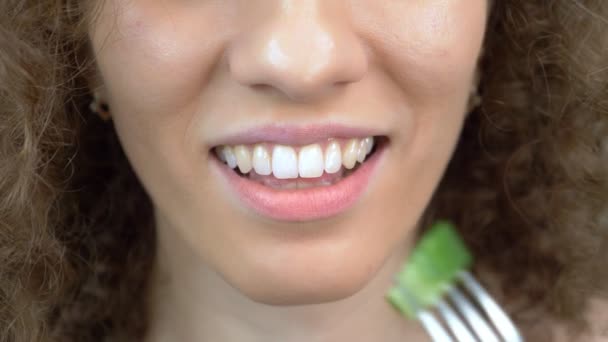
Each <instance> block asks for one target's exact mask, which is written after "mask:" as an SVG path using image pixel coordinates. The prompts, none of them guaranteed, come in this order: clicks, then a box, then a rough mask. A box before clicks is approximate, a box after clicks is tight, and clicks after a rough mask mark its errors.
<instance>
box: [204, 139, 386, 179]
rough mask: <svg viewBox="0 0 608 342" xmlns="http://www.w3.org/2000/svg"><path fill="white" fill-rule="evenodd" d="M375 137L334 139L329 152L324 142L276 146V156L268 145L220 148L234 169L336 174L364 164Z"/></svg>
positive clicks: (287, 174)
mask: <svg viewBox="0 0 608 342" xmlns="http://www.w3.org/2000/svg"><path fill="white" fill-rule="evenodd" d="M374 143H375V141H374V137H366V138H364V139H349V140H347V141H343V142H340V141H338V140H334V139H331V140H329V141H328V143H327V146H326V147H325V151H323V148H322V147H321V144H310V145H308V146H304V147H301V148H299V152H297V153H296V150H295V149H294V148H293V147H291V146H286V145H274V147H273V150H272V156H271V154H270V153H269V150H268V149H267V147H266V145H265V144H262V143H260V144H256V145H254V146H253V148H252V147H251V146H246V145H237V146H228V145H223V146H219V147H218V148H216V154H217V156H218V158H219V159H220V160H222V161H223V162H224V163H226V164H228V166H229V167H230V168H232V169H234V168H236V167H237V166H238V168H239V170H240V171H241V173H243V174H247V173H249V172H250V171H251V170H255V172H256V173H257V174H259V175H263V176H268V175H271V174H272V175H274V176H275V177H276V178H279V179H290V178H298V177H302V178H317V177H321V176H322V175H323V172H327V173H330V174H331V173H336V172H338V171H340V170H341V169H342V167H344V168H345V169H348V170H350V169H352V168H354V167H355V165H356V164H357V162H359V163H363V162H364V161H365V159H366V158H367V156H368V155H369V153H370V152H371V150H372V149H373V147H374Z"/></svg>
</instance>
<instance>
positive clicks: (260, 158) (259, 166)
mask: <svg viewBox="0 0 608 342" xmlns="http://www.w3.org/2000/svg"><path fill="white" fill-rule="evenodd" d="M253 168H254V169H255V172H256V173H257V174H258V175H263V176H268V175H269V174H271V173H272V167H271V166H270V154H268V151H267V150H266V148H265V147H264V146H262V145H256V146H255V147H254V148H253Z"/></svg>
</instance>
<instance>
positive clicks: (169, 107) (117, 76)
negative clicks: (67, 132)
mask: <svg viewBox="0 0 608 342" xmlns="http://www.w3.org/2000/svg"><path fill="white" fill-rule="evenodd" d="M107 3H108V5H107V6H106V7H104V10H103V12H102V15H103V16H102V19H101V25H99V26H98V27H96V30H95V31H94V32H92V33H91V40H92V42H93V48H94V50H95V52H96V58H97V63H98V67H99V69H100V72H101V74H102V75H103V78H104V82H105V84H106V85H107V89H108V91H109V97H110V99H111V100H112V103H110V104H111V105H112V107H113V108H114V109H115V111H116V112H120V113H130V115H137V113H146V116H147V117H149V116H150V115H154V114H155V113H158V114H159V115H161V114H160V113H165V114H166V116H173V117H175V112H176V110H178V109H179V108H181V107H183V106H184V105H186V101H192V99H193V98H196V96H198V94H200V93H201V85H203V84H204V83H206V82H208V79H209V77H211V74H210V70H211V69H212V68H213V66H214V63H215V61H216V60H217V55H218V54H219V53H221V46H220V45H221V43H220V42H221V41H222V39H223V38H222V36H220V35H214V34H209V32H215V31H216V28H217V27H218V25H220V21H221V19H220V18H221V16H220V18H218V16H217V14H218V12H217V11H215V10H213V11H212V10H210V9H208V8H204V7H201V8H196V9H189V10H188V8H179V7H177V6H173V7H171V5H167V4H165V5H166V6H165V5H163V4H164V2H162V1H154V2H152V1H150V2H146V3H143V2H141V3H140V2H137V1H134V2H129V3H126V1H125V2H124V3H123V1H119V0H117V1H108V2H107ZM210 13H213V14H214V15H213V16H212V15H210ZM224 34H226V32H224ZM160 119H161V120H162V117H161V118H160Z"/></svg>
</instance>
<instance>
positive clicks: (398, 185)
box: [89, 0, 488, 341]
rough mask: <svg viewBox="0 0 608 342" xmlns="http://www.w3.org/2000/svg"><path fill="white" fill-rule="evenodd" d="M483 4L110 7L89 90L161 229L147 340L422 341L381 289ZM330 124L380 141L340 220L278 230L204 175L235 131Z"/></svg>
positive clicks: (422, 189) (455, 104) (451, 113)
mask: <svg viewBox="0 0 608 342" xmlns="http://www.w3.org/2000/svg"><path fill="white" fill-rule="evenodd" d="M487 6H488V4H487V1H486V0H468V1H464V0H428V1H421V0H413V1H396V0H386V1H367V0H332V1H323V0H248V1H237V0H205V1H182V0H176V1H162V0H148V1H143V0H132V1H127V0H106V1H105V3H104V5H103V7H102V9H101V12H100V16H99V18H98V20H97V21H96V22H94V23H93V24H91V27H90V34H89V37H90V40H91V42H92V48H93V50H94V53H95V56H96V60H97V66H98V71H99V76H100V77H99V79H101V80H102V84H100V85H99V87H98V89H99V91H100V93H101V94H102V97H103V98H104V100H105V101H106V102H107V103H108V104H109V106H110V109H111V115H112V118H113V121H114V125H115V128H116V131H117V133H118V136H119V138H120V141H121V143H122V146H123V148H124V150H125V152H126V154H127V156H128V158H129V160H130V162H131V164H132V166H133V168H134V170H135V172H136V173H137V175H138V177H139V178H140V180H141V181H142V183H143V185H144V187H145V189H146V190H147V192H148V194H149V195H150V197H151V199H152V201H153V204H154V207H155V218H156V222H157V232H158V234H157V235H158V253H157V264H156V269H155V272H154V275H153V277H152V291H151V294H150V297H149V300H150V303H151V312H150V320H151V330H150V332H149V334H148V337H147V339H148V341H160V340H165V341H166V340H181V341H372V340H381V341H393V340H395V341H397V340H400V341H403V340H404V338H406V337H407V338H410V339H411V340H413V341H426V340H427V337H425V334H424V332H423V331H421V328H420V327H419V325H417V324H416V323H410V322H408V321H405V320H404V319H403V318H402V317H400V316H399V315H397V314H396V313H395V311H393V310H392V308H390V307H389V305H388V304H387V302H386V301H385V299H384V293H385V292H386V290H387V289H388V288H389V287H390V282H391V278H392V276H393V274H394V273H395V272H396V271H397V269H398V268H399V266H400V264H401V262H402V261H403V259H404V258H405V256H406V255H407V252H408V251H409V249H410V246H411V244H412V242H411V238H412V236H413V233H414V231H415V229H416V227H417V222H418V221H419V219H420V217H421V215H422V213H423V212H424V210H425V208H426V206H427V205H428V202H429V200H430V198H431V195H432V193H433V191H434V189H435V188H436V186H437V184H438V182H439V181H440V179H441V176H442V174H443V172H444V170H445V167H446V165H447V163H448V161H449V159H450V157H451V155H452V153H453V151H454V148H455V144H456V142H457V139H458V136H459V133H460V130H461V128H462V124H463V121H464V119H465V117H466V111H467V110H466V107H467V101H468V99H469V96H470V91H471V88H472V86H474V83H475V82H474V74H475V70H476V66H477V62H478V58H479V55H480V53H481V46H482V40H483V36H484V32H485V28H486V20H487ZM271 49H274V50H271ZM269 51H275V52H276V51H280V52H281V53H282V55H281V56H280V57H281V58H277V54H276V53H275V54H272V53H270V52H269ZM237 99H238V100H237ZM235 100H236V101H235ZM237 104H238V105H237ZM328 121H333V122H341V123H346V124H351V125H355V126H366V127H373V128H376V129H378V130H380V131H382V132H384V134H385V135H386V136H388V138H389V139H390V143H389V146H388V149H387V151H386V154H385V155H384V157H383V159H382V160H381V164H380V165H379V166H380V167H379V169H378V172H377V174H376V177H374V179H373V180H372V181H371V183H370V185H369V188H368V189H367V191H366V192H365V193H364V195H363V197H362V198H361V199H360V201H359V202H358V203H357V204H356V205H355V206H354V207H352V208H351V209H350V210H349V211H347V212H346V213H343V214H341V215H338V216H335V217H332V218H330V219H324V220H317V221H313V222H299V223H296V222H280V221H273V220H270V219H268V218H265V217H261V216H258V215H257V214H255V213H254V212H252V211H250V210H248V209H246V208H245V207H243V205H242V204H240V202H238V201H236V200H235V198H234V197H233V195H232V193H231V192H230V190H229V189H228V188H227V187H226V185H225V184H224V183H223V182H221V181H220V179H219V176H218V174H217V173H216V172H214V171H213V169H212V168H211V165H210V160H211V158H212V156H211V153H210V149H211V148H212V147H213V142H214V141H217V139H219V138H221V137H222V136H225V135H226V134H228V133H232V132H235V131H237V130H239V129H241V128H244V127H249V126H250V125H252V124H253V123H257V124H263V123H271V122H284V123H292V124H309V123H323V122H328ZM303 304H308V305H303Z"/></svg>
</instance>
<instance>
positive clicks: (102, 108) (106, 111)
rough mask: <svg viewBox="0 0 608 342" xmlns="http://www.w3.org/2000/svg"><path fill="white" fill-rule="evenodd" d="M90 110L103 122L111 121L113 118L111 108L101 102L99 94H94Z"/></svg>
mask: <svg viewBox="0 0 608 342" xmlns="http://www.w3.org/2000/svg"><path fill="white" fill-rule="evenodd" d="M89 109H90V110H91V111H92V112H93V113H95V114H97V115H98V116H99V117H100V118H101V120H103V121H109V120H110V119H111V118H112V115H111V114H110V107H109V106H108V104H107V103H105V102H103V101H102V100H101V96H100V95H99V93H98V92H93V101H91V104H89Z"/></svg>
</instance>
